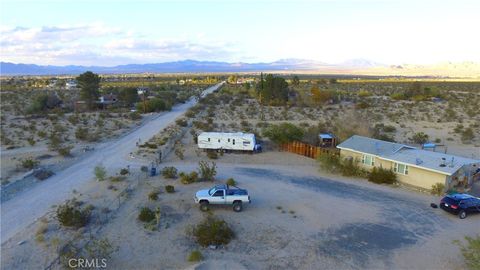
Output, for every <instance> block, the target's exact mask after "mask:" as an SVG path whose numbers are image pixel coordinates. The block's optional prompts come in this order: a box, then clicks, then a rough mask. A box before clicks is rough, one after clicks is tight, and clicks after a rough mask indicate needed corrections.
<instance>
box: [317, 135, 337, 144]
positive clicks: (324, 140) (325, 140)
mask: <svg viewBox="0 0 480 270" xmlns="http://www.w3.org/2000/svg"><path fill="white" fill-rule="evenodd" d="M318 143H319V145H320V147H324V148H328V147H335V146H336V145H337V143H336V139H335V136H333V135H332V134H330V133H320V134H319V135H318Z"/></svg>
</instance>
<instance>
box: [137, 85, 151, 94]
mask: <svg viewBox="0 0 480 270" xmlns="http://www.w3.org/2000/svg"><path fill="white" fill-rule="evenodd" d="M149 91H150V89H149V88H148V87H143V86H141V87H137V94H138V95H139V96H141V95H144V94H145V95H148V92H149Z"/></svg>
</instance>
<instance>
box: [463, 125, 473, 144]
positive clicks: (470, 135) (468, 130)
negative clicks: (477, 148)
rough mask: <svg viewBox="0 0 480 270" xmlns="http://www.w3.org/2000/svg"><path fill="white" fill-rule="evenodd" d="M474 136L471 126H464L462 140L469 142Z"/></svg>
mask: <svg viewBox="0 0 480 270" xmlns="http://www.w3.org/2000/svg"><path fill="white" fill-rule="evenodd" d="M474 138H475V134H474V132H473V129H472V128H466V129H464V130H463V131H462V137H461V139H462V142H464V143H466V142H470V141H472V140H473V139H474Z"/></svg>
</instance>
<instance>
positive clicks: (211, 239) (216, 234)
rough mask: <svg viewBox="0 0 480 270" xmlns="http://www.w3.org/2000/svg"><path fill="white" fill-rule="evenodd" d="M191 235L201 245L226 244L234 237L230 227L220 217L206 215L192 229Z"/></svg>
mask: <svg viewBox="0 0 480 270" xmlns="http://www.w3.org/2000/svg"><path fill="white" fill-rule="evenodd" d="M192 235H193V236H194V237H195V240H196V241H197V243H198V244H199V245H201V246H202V247H207V246H209V245H226V244H228V243H230V240H232V238H233V237H234V233H233V231H232V229H231V228H230V227H229V226H228V224H227V223H226V222H225V221H224V220H221V219H218V218H215V217H213V216H208V217H207V218H205V219H204V220H203V221H202V222H201V223H200V224H198V225H197V226H195V227H194V228H193V230H192Z"/></svg>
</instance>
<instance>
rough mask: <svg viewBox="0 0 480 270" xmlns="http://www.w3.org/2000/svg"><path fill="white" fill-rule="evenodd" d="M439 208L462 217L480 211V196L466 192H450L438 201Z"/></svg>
mask: <svg viewBox="0 0 480 270" xmlns="http://www.w3.org/2000/svg"><path fill="white" fill-rule="evenodd" d="M440 208H442V209H443V210H445V211H447V212H450V213H452V214H455V215H458V217H459V218H461V219H464V218H466V217H467V215H468V214H470V213H480V198H477V197H474V196H472V195H468V194H460V193H455V194H450V195H447V196H445V197H443V199H442V200H441V201H440Z"/></svg>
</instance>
